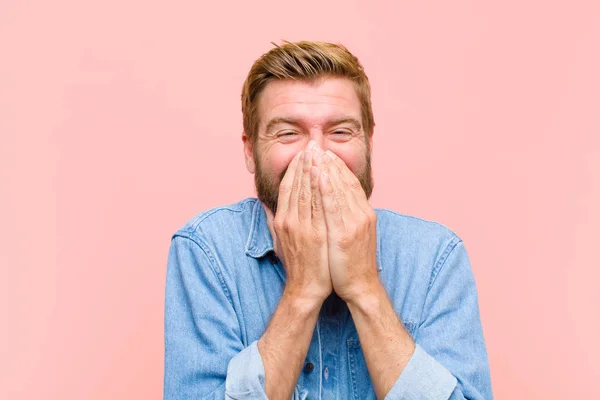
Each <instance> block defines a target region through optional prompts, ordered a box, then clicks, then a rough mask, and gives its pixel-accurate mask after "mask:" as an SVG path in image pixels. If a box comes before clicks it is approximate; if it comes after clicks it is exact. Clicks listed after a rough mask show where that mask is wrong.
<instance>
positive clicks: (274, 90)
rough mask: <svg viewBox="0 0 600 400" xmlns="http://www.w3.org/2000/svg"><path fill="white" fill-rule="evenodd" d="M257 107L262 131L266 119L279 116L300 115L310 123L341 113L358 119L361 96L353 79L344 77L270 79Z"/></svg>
mask: <svg viewBox="0 0 600 400" xmlns="http://www.w3.org/2000/svg"><path fill="white" fill-rule="evenodd" d="M258 110H259V116H260V127H261V129H260V130H261V131H262V130H263V129H264V127H265V126H266V124H267V123H268V121H269V120H271V119H273V118H280V117H285V118H288V117H289V118H294V119H301V120H304V121H305V122H307V123H311V124H320V123H324V122H326V121H327V120H330V119H336V118H341V117H353V118H355V119H357V120H358V121H360V120H361V118H360V117H361V113H360V111H361V108H360V100H359V99H358V95H357V94H356V89H355V87H354V83H353V82H352V81H350V80H349V79H346V78H322V79H319V80H316V81H311V82H307V81H292V80H279V81H271V82H269V83H268V84H267V85H266V86H265V88H264V89H263V92H262V93H261V96H260V98H259V105H258Z"/></svg>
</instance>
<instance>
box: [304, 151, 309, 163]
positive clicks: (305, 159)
mask: <svg viewBox="0 0 600 400" xmlns="http://www.w3.org/2000/svg"><path fill="white" fill-rule="evenodd" d="M310 155H311V152H310V151H308V150H307V151H305V152H304V161H308V160H310Z"/></svg>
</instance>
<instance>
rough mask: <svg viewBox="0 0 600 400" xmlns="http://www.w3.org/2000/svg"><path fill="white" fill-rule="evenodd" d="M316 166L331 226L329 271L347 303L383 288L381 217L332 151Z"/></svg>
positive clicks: (324, 207) (328, 235) (327, 220)
mask: <svg viewBox="0 0 600 400" xmlns="http://www.w3.org/2000/svg"><path fill="white" fill-rule="evenodd" d="M315 160H316V163H317V166H318V168H319V170H320V171H321V174H320V179H319V189H320V193H321V197H322V203H323V209H324V214H325V220H326V225H327V245H328V257H329V270H330V274H331V280H332V284H333V288H334V290H335V292H336V293H337V294H338V296H340V297H341V298H342V299H343V300H344V301H346V302H352V301H354V300H355V299H356V298H357V297H358V296H361V295H363V294H367V293H370V292H372V291H373V290H374V289H376V288H378V285H380V284H381V283H380V281H379V276H378V273H377V216H376V214H375V211H374V210H373V209H372V208H371V206H370V205H369V203H368V201H367V197H366V194H365V192H364V191H363V189H362V186H361V184H360V181H359V180H358V178H357V177H356V176H355V175H354V174H353V173H352V171H350V169H348V167H347V166H346V164H345V163H344V161H343V160H341V159H340V158H339V157H337V156H336V155H335V154H333V153H332V152H330V151H327V152H326V153H325V154H323V156H322V157H321V156H320V155H318V156H317V157H316V158H315Z"/></svg>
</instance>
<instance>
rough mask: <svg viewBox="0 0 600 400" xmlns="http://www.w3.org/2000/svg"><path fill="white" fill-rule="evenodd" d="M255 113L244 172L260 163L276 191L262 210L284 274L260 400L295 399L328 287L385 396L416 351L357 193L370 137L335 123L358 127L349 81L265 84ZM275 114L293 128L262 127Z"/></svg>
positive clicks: (262, 343)
mask: <svg viewBox="0 0 600 400" xmlns="http://www.w3.org/2000/svg"><path fill="white" fill-rule="evenodd" d="M259 110H260V116H261V124H260V129H259V132H258V139H257V141H256V144H255V146H256V148H253V146H252V145H250V143H249V140H247V137H246V136H245V135H244V149H245V155H246V166H247V167H248V170H249V171H250V172H251V173H256V172H257V168H256V165H257V163H256V162H255V161H258V164H259V165H260V166H261V171H260V173H261V174H263V175H264V176H263V177H262V178H265V179H267V180H270V183H271V184H275V185H276V187H277V196H276V198H277V203H276V206H271V207H269V206H266V205H265V211H266V213H267V217H268V225H269V230H270V232H271V235H272V236H273V239H274V244H275V252H276V253H277V254H278V255H279V257H280V258H281V259H282V260H283V264H284V268H285V270H286V276H287V278H286V286H285V289H284V293H283V296H282V298H281V300H280V303H279V305H278V307H277V309H276V310H275V312H274V314H273V316H272V318H271V321H270V323H269V326H268V327H267V329H266V330H265V333H264V334H263V336H262V337H261V339H260V340H259V341H258V349H259V352H260V354H261V357H262V359H263V364H264V367H265V386H266V393H267V396H268V397H269V398H270V399H289V398H291V397H292V394H293V389H294V386H295V384H296V382H297V380H298V377H299V375H300V371H301V369H302V366H303V362H304V360H305V358H306V353H307V351H308V347H309V345H310V340H311V338H312V335H313V331H314V328H315V325H316V321H317V318H318V315H319V311H320V308H321V306H322V304H323V302H324V300H325V299H326V298H327V296H329V294H330V293H331V292H332V290H335V292H336V293H337V294H338V296H339V297H340V298H342V299H343V300H344V301H345V302H346V303H347V304H348V308H349V310H350V312H351V313H352V318H353V320H354V323H355V325H356V328H357V331H358V335H359V338H360V342H361V344H362V348H363V352H364V355H365V360H366V363H367V367H368V369H369V373H370V375H371V380H372V382H373V385H374V388H375V392H376V394H377V397H378V398H384V397H385V395H386V394H387V393H388V392H389V390H390V389H391V388H392V386H393V385H394V383H395V382H396V380H397V379H398V377H399V376H400V374H401V373H402V370H403V369H404V367H405V366H406V364H407V363H408V361H409V360H410V357H411V356H412V354H413V353H414V342H413V341H412V339H411V337H410V335H409V334H408V332H406V330H405V329H404V327H403V325H402V323H401V321H400V320H399V319H398V316H397V314H396V312H395V310H394V309H393V306H392V304H391V302H390V300H389V298H388V296H387V293H386V292H385V289H384V288H383V286H382V284H381V282H380V281H379V276H378V273H377V264H376V242H377V240H376V214H375V212H374V211H373V209H372V208H371V207H370V205H369V203H368V195H369V194H370V193H367V192H366V190H365V188H364V187H365V185H364V182H365V179H369V178H370V166H369V157H368V155H369V154H368V151H369V150H368V149H370V148H372V146H371V144H372V143H371V139H370V138H368V139H367V138H366V137H365V135H364V133H363V131H362V128H361V127H360V126H358V127H357V126H353V124H351V123H349V122H344V123H342V124H335V125H333V124H332V121H334V120H339V119H340V118H342V119H355V120H357V121H360V115H361V114H360V103H359V101H358V97H357V95H356V92H355V91H354V88H353V86H352V82H350V81H349V80H346V79H343V78H335V79H333V78H327V79H322V80H320V81H317V82H316V83H307V82H298V81H276V82H270V83H269V84H267V86H266V87H265V89H264V91H263V93H262V95H261V98H260V103H259ZM275 118H286V119H293V123H291V122H290V121H287V122H280V123H278V124H276V125H274V126H272V127H271V128H272V129H267V126H268V125H269V121H271V120H273V119H275ZM359 125H361V124H360V123H359ZM342 131H344V132H345V133H340V132H342ZM254 155H258V158H255V157H254ZM366 175H368V176H366ZM280 176H283V178H281V179H280V178H279V177H280ZM367 186H368V185H367ZM371 188H372V185H371Z"/></svg>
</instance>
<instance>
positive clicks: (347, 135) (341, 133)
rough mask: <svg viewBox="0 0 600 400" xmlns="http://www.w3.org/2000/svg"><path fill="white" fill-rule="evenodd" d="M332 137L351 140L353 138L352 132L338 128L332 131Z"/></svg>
mask: <svg viewBox="0 0 600 400" xmlns="http://www.w3.org/2000/svg"><path fill="white" fill-rule="evenodd" d="M331 137H332V138H334V139H337V140H349V139H351V138H352V132H350V131H347V130H342V129H338V130H335V131H333V132H332V133H331Z"/></svg>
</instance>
